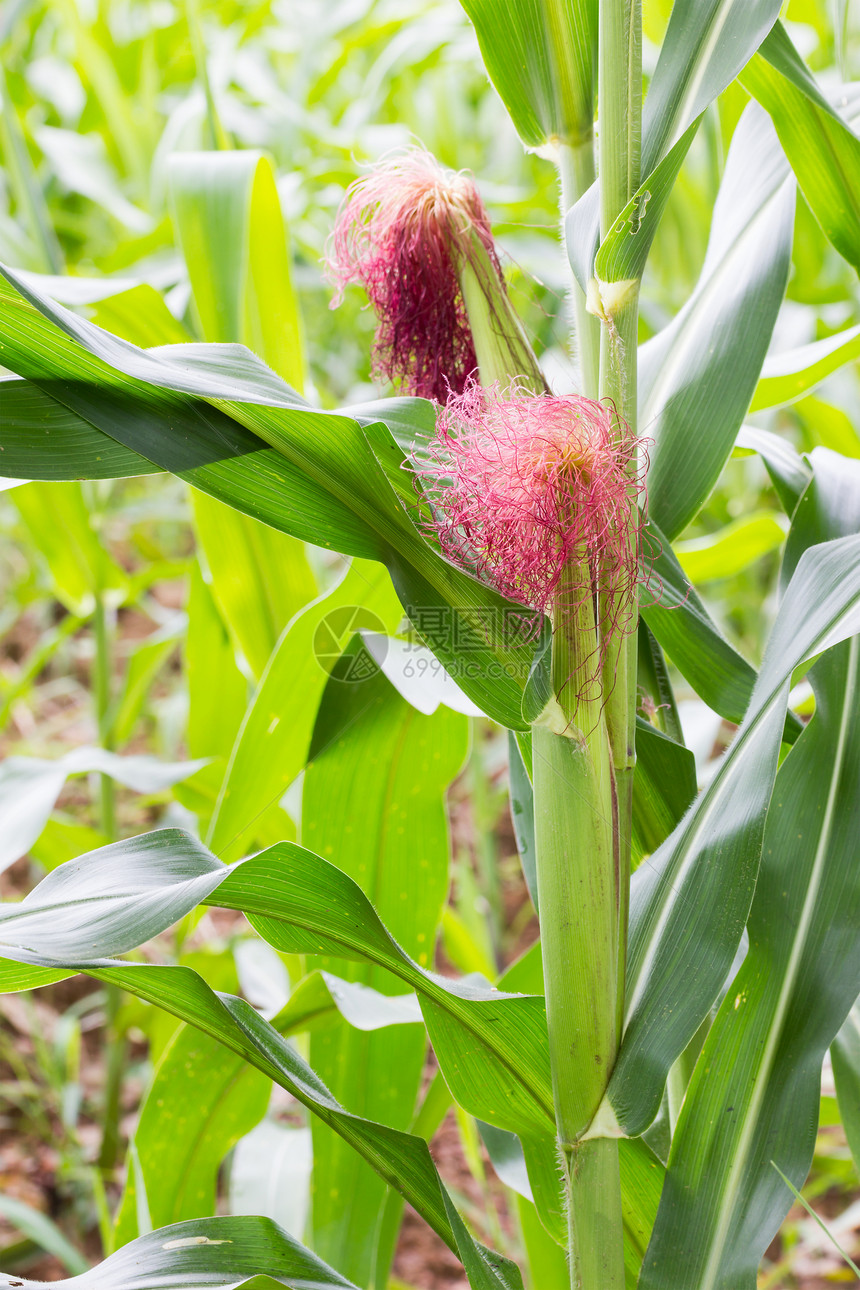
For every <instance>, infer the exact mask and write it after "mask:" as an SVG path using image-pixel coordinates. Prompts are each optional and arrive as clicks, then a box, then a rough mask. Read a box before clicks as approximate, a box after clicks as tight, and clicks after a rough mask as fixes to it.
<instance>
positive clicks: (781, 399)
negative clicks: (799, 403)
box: [750, 327, 860, 412]
mask: <svg viewBox="0 0 860 1290" xmlns="http://www.w3.org/2000/svg"><path fill="white" fill-rule="evenodd" d="M858 357H860V327H848V328H846V329H845V330H844V331H838V332H836V333H835V334H834V335H833V336H827V337H825V339H824V340H816V341H813V342H812V343H811V344H810V345H801V346H800V347H799V348H797V349H790V350H786V351H783V352H782V353H779V354H771V355H770V356H769V357H768V358H766V359H765V361H764V366H763V368H762V370H761V377H760V379H759V383H758V385H757V386H756V389H755V394H754V395H753V400H752V403H751V404H750V412H759V411H761V409H762V408H777V407H782V406H783V405H784V404H786V403H794V402H795V400H796V399H799V398H802V396H803V395H804V394H808V393H809V391H810V390H814V389H815V387H816V385H819V384H820V383H821V382H822V381H823V380H825V378H826V377H828V376H830V374H831V373H832V372H835V371H837V370H838V369H839V368H840V367H842V366H843V365H844V364H845V363H852V362H854V360H855V359H857V358H858Z"/></svg>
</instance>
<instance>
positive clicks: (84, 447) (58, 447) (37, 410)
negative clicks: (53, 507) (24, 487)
mask: <svg viewBox="0 0 860 1290" xmlns="http://www.w3.org/2000/svg"><path fill="white" fill-rule="evenodd" d="M0 445H2V448H3V451H2V453H0V467H2V471H3V474H4V476H7V477H10V478H12V479H117V478H119V477H122V476H125V475H154V474H158V472H159V470H160V467H159V466H156V465H153V463H152V462H151V461H147V459H146V458H145V457H141V456H139V454H138V453H136V452H132V451H131V450H130V449H129V448H126V447H125V445H124V444H121V443H118V442H117V441H116V440H115V439H111V438H110V437H109V436H108V435H100V434H98V432H97V431H94V430H93V427H92V426H91V425H90V424H89V422H87V421H85V420H84V419H83V418H82V417H79V416H78V415H77V414H76V413H74V412H71V411H70V410H69V409H68V408H66V407H63V405H62V404H61V403H57V401H56V400H55V399H52V398H50V397H49V396H48V395H47V394H45V392H44V391H43V390H40V389H39V387H38V386H37V385H33V384H31V382H30V381H23V380H21V378H20V377H16V376H3V377H0Z"/></svg>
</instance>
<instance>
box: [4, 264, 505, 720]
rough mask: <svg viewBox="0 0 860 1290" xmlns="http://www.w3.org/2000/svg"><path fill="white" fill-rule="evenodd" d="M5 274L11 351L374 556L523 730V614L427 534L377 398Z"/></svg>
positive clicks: (56, 383) (324, 539) (97, 406)
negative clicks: (339, 406)
mask: <svg viewBox="0 0 860 1290" xmlns="http://www.w3.org/2000/svg"><path fill="white" fill-rule="evenodd" d="M4 272H5V275H6V277H7V278H8V279H9V281H10V282H11V281H13V280H14V281H15V282H16V283H17V285H18V288H19V291H18V292H15V291H14V290H12V289H11V288H9V287H5V288H4V289H3V290H2V291H0V342H2V345H3V350H2V353H3V357H4V359H5V360H6V362H7V363H9V364H11V365H12V366H13V367H15V368H18V369H20V374H21V375H26V376H28V377H29V378H31V379H34V380H35V381H37V382H38V383H39V384H40V385H42V386H45V387H47V388H48V389H49V392H50V393H51V394H52V396H53V397H56V398H57V399H58V400H59V401H61V402H63V403H64V404H65V405H66V406H69V407H72V408H73V409H74V410H75V411H77V412H79V413H82V414H83V415H84V416H85V417H86V418H87V419H88V420H90V421H92V422H93V423H94V424H96V425H97V426H98V427H99V428H101V429H103V430H105V431H106V432H107V433H109V434H111V435H112V436H117V437H120V436H121V437H122V438H123V441H124V442H126V443H130V442H133V443H134V444H135V445H137V446H141V447H145V449H146V453H147V454H148V456H149V457H150V458H151V459H154V460H155V459H157V461H158V463H159V464H164V465H165V467H166V468H168V469H171V470H173V471H174V473H176V474H179V475H181V476H182V477H183V478H185V479H187V480H188V481H189V482H191V483H194V484H195V485H196V486H197V487H199V488H202V489H203V490H204V491H206V492H210V493H211V494H212V495H213V496H216V497H219V498H220V499H221V500H226V501H229V502H230V504H231V505H235V506H237V507H238V509H240V510H245V511H247V512H248V513H249V514H252V515H254V516H256V517H258V518H263V519H265V520H266V522H268V523H271V524H273V526H274V527H278V528H281V529H284V530H285V531H288V532H292V533H293V534H294V536H297V537H301V538H303V539H306V540H310V541H313V542H315V543H316V544H318V545H323V546H334V547H335V548H336V549H339V550H341V551H343V552H345V553H351V554H355V555H362V556H370V557H372V558H375V559H379V560H383V561H384V562H385V563H387V565H388V567H389V570H390V572H391V576H392V579H393V581H394V584H395V587H396V588H397V591H398V595H399V596H400V599H401V602H402V603H403V605H404V608H405V609H406V611H407V613H408V614H409V615H410V616H411V617H412V618H413V620H418V625H419V631H420V632H421V633H422V634H423V635H424V636H425V638H426V639H427V641H428V643H429V644H430V645H431V646H432V648H433V649H434V651H435V652H436V653H437V655H438V656H439V658H440V659H441V661H442V662H443V663H444V664H445V665H446V666H447V667H448V670H449V671H452V672H453V673H454V674H455V675H458V674H459V676H461V677H462V680H463V688H464V689H467V690H468V691H469V693H470V697H471V698H473V699H474V701H475V702H476V703H477V704H478V706H479V707H481V708H482V709H483V710H485V711H487V712H491V715H494V716H496V717H497V718H498V719H499V720H500V721H502V722H503V723H504V724H507V725H509V726H512V727H521V726H522V724H523V718H522V716H521V714H520V697H521V689H522V685H523V684H524V682H525V678H526V676H527V674H528V665H529V661H530V660H529V651H528V650H524V649H523V648H522V647H521V645H520V642H521V640H522V634H523V620H524V618H528V614H527V613H525V611H523V610H522V608H521V607H520V606H516V605H512V604H510V603H509V602H507V601H505V600H504V599H502V597H500V596H499V595H498V594H497V593H495V592H493V591H491V590H490V589H489V588H488V587H486V586H485V585H483V584H481V583H479V582H477V581H476V580H475V579H473V578H471V577H469V576H468V575H466V574H464V573H462V572H461V571H459V570H457V569H455V568H454V567H453V566H452V565H450V564H449V563H448V562H447V561H445V560H443V559H442V557H441V556H440V555H439V554H438V553H437V552H435V551H434V550H433V549H432V548H431V546H430V545H429V544H428V543H427V542H426V541H425V540H424V539H423V537H422V536H421V533H420V532H419V530H418V528H417V527H416V523H415V522H414V519H418V521H419V524H420V516H419V515H418V504H417V499H416V497H415V494H414V492H413V490H412V489H411V488H410V486H409V481H408V478H406V477H405V476H404V474H403V471H402V469H401V467H402V465H403V453H402V451H401V450H400V449H399V447H398V446H397V444H396V442H395V440H394V439H393V438H392V436H391V433H390V431H389V429H388V428H387V427H386V425H385V424H383V422H382V421H381V420H378V419H377V417H378V416H379V411H378V410H379V408H380V406H382V407H384V406H385V404H384V403H383V404H382V405H379V404H377V405H373V407H372V409H371V410H370V411H369V415H368V418H367V422H366V423H365V419H364V417H363V416H362V419H361V423H360V422H359V421H358V420H356V419H355V418H354V417H353V416H349V415H341V414H337V413H323V412H319V411H315V410H314V409H312V408H311V407H310V406H309V405H308V404H306V403H305V402H304V401H303V400H302V399H301V398H300V397H299V396H298V395H297V394H296V393H295V391H293V390H291V389H290V387H289V386H287V385H285V384H284V383H283V382H282V381H281V380H280V379H279V378H277V377H276V376H275V374H274V373H273V372H271V370H270V369H268V368H266V367H265V366H264V365H263V364H262V363H261V362H260V361H259V360H258V359H256V358H255V356H254V355H252V354H251V353H250V352H249V351H247V350H244V349H242V348H241V347H239V346H223V345H207V346H195V345H182V346H167V347H163V348H160V349H151V350H146V351H144V350H140V349H137V348H135V347H134V346H133V345H131V344H129V343H128V342H125V341H122V340H121V339H119V338H117V337H113V336H111V335H110V334H109V333H107V332H103V331H100V330H99V329H98V328H95V327H93V326H91V325H90V324H89V323H87V322H85V321H84V320H82V319H80V318H78V317H77V316H76V315H74V314H72V313H70V312H69V311H68V310H65V309H62V308H61V307H60V306H56V305H54V304H52V303H51V302H50V301H49V300H47V299H46V298H45V297H42V296H36V295H35V294H34V293H33V292H32V290H31V289H30V288H29V287H27V286H26V285H25V284H24V283H23V282H21V281H20V280H18V279H17V278H16V277H15V275H14V274H13V273H12V272H11V270H5V271H4ZM24 298H26V300H27V301H29V302H31V303H30V304H29V305H28V304H26V303H25V302H24ZM180 396H190V399H189V398H188V397H180ZM201 398H203V399H206V400H208V401H209V403H211V404H213V405H217V406H215V407H213V406H208V405H207V404H201V403H200V402H199V400H200V399H201ZM391 404H392V422H393V423H396V422H397V420H398V418H402V417H404V416H410V417H411V418H412V420H413V422H414V423H415V424H416V426H420V425H422V424H426V423H427V422H428V420H431V421H432V417H433V412H432V408H431V406H430V405H429V404H427V403H425V402H423V401H422V400H402V399H397V400H392V401H391ZM219 409H225V410H226V411H219ZM227 412H229V414H230V415H229V416H228V415H227ZM233 418H235V420H234V419H233ZM240 423H241V424H240ZM180 427H181V430H182V433H178V430H179V428H180ZM242 427H244V429H243V428H242ZM264 443H268V444H270V445H274V447H275V448H276V449H277V451H276V452H274V453H269V452H267V451H266V450H265V449H264V448H263V444H264ZM512 635H513V643H512ZM491 710H492V711H491Z"/></svg>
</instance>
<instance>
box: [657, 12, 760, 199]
mask: <svg viewBox="0 0 860 1290" xmlns="http://www.w3.org/2000/svg"><path fill="white" fill-rule="evenodd" d="M780 7H781V6H780V0H675V3H674V5H673V6H672V16H671V18H670V20H669V26H668V27H667V29H666V35H665V36H664V38H663V44H662V47H661V49H660V57H659V59H658V62H657V66H656V68H655V70H654V75H653V77H652V79H651V85H650V87H649V90H648V97H647V98H646V100H645V110H644V113H643V122H642V134H643V140H644V144H643V156H642V172H643V174H646V175H647V174H649V173H650V171H652V170H653V169H654V167H655V166H656V165H657V163H658V161H659V160H660V159H661V158H662V157H664V156H665V155H666V152H667V151H668V149H669V148H670V147H671V146H672V145H673V144H674V143H675V142H676V141H677V140H678V139H679V138H680V137H681V135H682V134H683V133H684V131H685V130H686V129H687V128H688V126H689V125H690V123H691V122H692V121H694V120H695V119H696V117H698V116H699V115H700V114H701V113H702V112H703V111H704V110H705V108H706V107H707V106H708V104H709V103H713V101H714V99H715V98H717V96H718V95H720V94H722V92H723V90H724V89H725V88H726V86H727V85H729V84H730V83H731V82H732V81H733V80H734V79H735V77H736V76H737V74H738V72H739V71H740V70H741V69H742V68H743V66H744V65H745V64H746V63H747V62H748V60H749V59H750V58H751V57H752V56H753V54H754V53H755V51H756V49H758V47H759V45H760V44H761V42H762V41H763V40H764V38H765V36H766V35H767V33H768V32H769V31H770V29H771V28H772V27H773V24H774V23H775V22H776V20H777V18H778V17H779V11H780Z"/></svg>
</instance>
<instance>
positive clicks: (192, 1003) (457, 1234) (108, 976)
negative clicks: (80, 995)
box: [2, 830, 522, 1290]
mask: <svg viewBox="0 0 860 1290" xmlns="http://www.w3.org/2000/svg"><path fill="white" fill-rule="evenodd" d="M164 832H166V833H175V831H171V830H165V831H164ZM106 850H110V848H106ZM221 868H223V866H221ZM90 936H91V941H90V948H92V931H90ZM2 948H3V950H4V952H8V947H7V945H6V944H4V945H2ZM14 953H15V955H16V956H19V957H20V956H22V955H27V956H28V957H29V959H30V960H31V961H32V959H33V958H38V955H37V954H36V952H35V951H34V950H33V949H32V948H30V949H28V950H22V949H20V948H15V949H14ZM96 963H97V964H98V965H97V966H96V965H93V963H92V962H91V961H90V962H88V963H84V962H78V963H77V964H74V965H70V966H76V967H78V968H80V969H82V970H84V971H86V972H88V973H89V974H90V975H92V976H96V977H98V978H99V979H100V980H105V981H109V982H112V983H114V984H116V985H119V986H121V987H122V988H123V989H125V990H128V991H129V992H130V993H132V994H136V995H138V996H139V997H140V998H143V999H148V1000H149V1001H150V1002H152V1003H157V1004H158V1005H159V1007H162V1008H164V1009H166V1010H167V1011H168V1012H172V1013H173V1014H174V1015H175V1016H178V1017H180V1018H181V1019H182V1020H183V1021H189V1022H190V1023H191V1024H192V1025H194V1026H196V1027H198V1028H199V1029H201V1030H203V1031H204V1032H205V1033H207V1034H209V1035H212V1036H214V1037H215V1038H217V1039H218V1040H219V1042H220V1043H222V1044H224V1045H226V1046H227V1047H228V1048H232V1049H233V1051H234V1052H237V1053H239V1054H240V1055H241V1056H242V1057H243V1058H244V1059H245V1060H246V1061H249V1062H251V1063H252V1064H253V1065H254V1066H256V1067H257V1068H258V1070H261V1071H263V1073H264V1074H266V1075H268V1076H269V1078H270V1079H272V1080H274V1081H275V1082H276V1083H278V1084H280V1085H281V1086H282V1087H283V1088H286V1089H287V1091H288V1092H290V1093H292V1094H293V1096H294V1097H296V1098H297V1099H298V1101H300V1102H301V1103H302V1104H303V1105H304V1106H306V1107H307V1108H308V1109H309V1110H310V1111H311V1112H312V1113H313V1114H314V1115H317V1116H319V1117H320V1118H321V1119H323V1120H324V1121H325V1122H326V1123H327V1124H330V1125H331V1126H332V1127H333V1128H335V1129H336V1130H337V1131H338V1132H339V1133H341V1135H342V1136H343V1137H344V1138H345V1139H346V1140H347V1141H348V1142H350V1143H351V1144H352V1145H353V1146H354V1148H355V1149H356V1150H357V1151H358V1152H359V1153H360V1154H361V1155H363V1156H364V1158H365V1159H366V1160H367V1161H368V1162H369V1163H370V1164H371V1165H372V1166H373V1168H374V1169H376V1170H377V1171H378V1172H380V1173H381V1174H382V1176H383V1177H384V1178H385V1179H386V1181H387V1182H389V1183H390V1184H391V1186H392V1187H394V1188H395V1189H396V1190H397V1191H399V1192H400V1194H401V1195H402V1196H403V1197H404V1199H406V1200H407V1201H409V1202H410V1204H412V1205H413V1206H414V1208H415V1209H416V1210H417V1211H418V1212H419V1213H420V1214H421V1215H422V1217H424V1218H425V1219H426V1221H427V1222H428V1223H429V1224H430V1225H431V1227H433V1229H434V1230H435V1231H436V1232H437V1233H438V1234H439V1235H440V1236H441V1237H442V1239H443V1240H444V1241H445V1242H446V1243H447V1244H448V1245H449V1246H450V1248H451V1249H452V1250H454V1252H455V1253H456V1254H458V1256H459V1257H460V1258H461V1259H462V1260H463V1263H464V1266H465V1267H466V1270H467V1275H468V1276H469V1281H470V1284H471V1285H472V1286H473V1287H475V1288H476V1290H521V1287H522V1281H521V1279H520V1276H519V1272H518V1270H517V1269H516V1267H515V1265H513V1264H511V1263H510V1262H509V1261H508V1260H507V1259H504V1258H503V1257H502V1256H500V1255H498V1254H490V1253H489V1252H488V1251H485V1250H484V1249H483V1247H480V1246H478V1245H477V1244H476V1242H475V1241H473V1240H472V1238H471V1237H470V1236H469V1234H468V1232H467V1231H466V1228H465V1226H464V1224H463V1221H462V1219H461V1218H460V1216H459V1214H458V1213H457V1210H456V1208H455V1207H454V1205H453V1203H452V1202H451V1199H450V1197H449V1195H448V1192H447V1191H446V1190H445V1188H444V1186H443V1184H442V1182H441V1179H440V1178H439V1175H438V1173H437V1171H436V1168H435V1166H434V1164H433V1161H432V1158H431V1156H430V1152H429V1150H428V1147H427V1143H426V1142H425V1141H424V1140H423V1139H422V1138H417V1137H413V1136H411V1135H410V1134H408V1133H402V1132H399V1131H397V1130H395V1129H389V1128H388V1127H387V1126H386V1125H382V1124H372V1123H370V1122H369V1121H367V1120H363V1119H362V1118H361V1117H360V1116H355V1115H351V1114H350V1113H349V1112H348V1111H345V1110H344V1109H343V1108H342V1107H341V1106H340V1105H339V1104H338V1103H337V1102H336V1101H335V1099H334V1098H333V1097H332V1096H331V1094H330V1093H329V1092H328V1090H327V1089H326V1088H325V1086H324V1085H323V1084H322V1083H321V1082H320V1080H319V1079H318V1078H317V1076H316V1075H315V1074H314V1072H313V1071H312V1070H311V1068H310V1067H309V1066H308V1065H307V1064H306V1063H305V1062H304V1061H302V1059H301V1058H300V1057H299V1056H298V1054H297V1053H296V1051H295V1049H294V1048H293V1047H292V1045H290V1044H289V1043H288V1042H287V1041H286V1040H284V1039H283V1038H282V1037H281V1035H280V1034H278V1032H277V1030H275V1028H274V1027H273V1026H271V1025H270V1024H269V1023H268V1022H266V1021H264V1020H263V1019H262V1018H261V1017H260V1016H259V1015H258V1014H257V1013H256V1012H255V1011H254V1009H253V1008H252V1007H251V1006H250V1005H249V1004H247V1003H246V1002H245V1001H244V1000H242V999H237V998H236V997H235V996H233V995H228V994H216V993H215V992H214V991H213V990H211V989H210V988H209V986H208V985H206V983H205V982H204V981H203V979H202V978H201V977H200V976H198V975H197V973H196V972H193V971H191V969H189V968H184V967H160V966H156V965H131V964H128V965H126V964H120V965H118V966H114V965H112V964H111V963H110V962H109V961H107V960H104V959H102V960H100V961H99V960H96ZM218 1221H221V1220H218Z"/></svg>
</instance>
